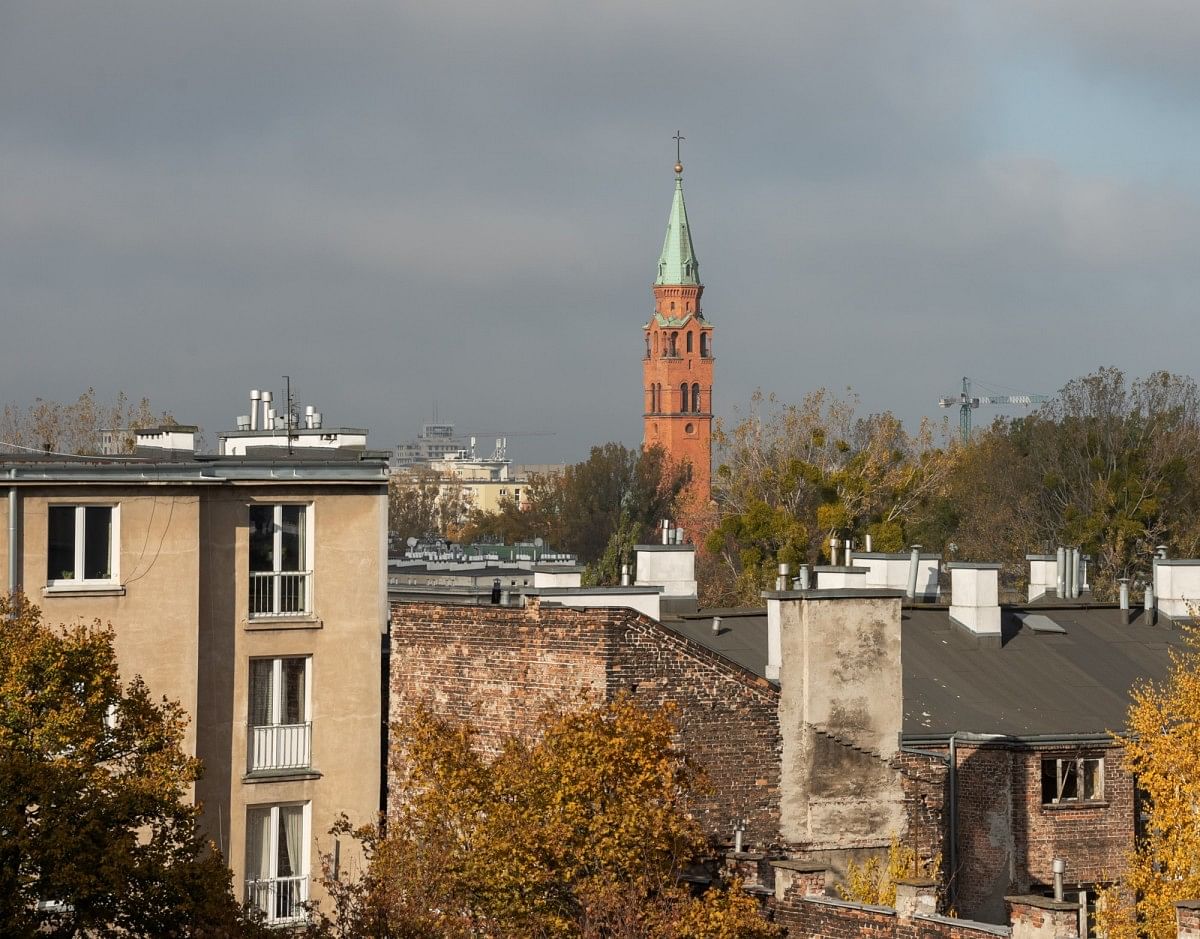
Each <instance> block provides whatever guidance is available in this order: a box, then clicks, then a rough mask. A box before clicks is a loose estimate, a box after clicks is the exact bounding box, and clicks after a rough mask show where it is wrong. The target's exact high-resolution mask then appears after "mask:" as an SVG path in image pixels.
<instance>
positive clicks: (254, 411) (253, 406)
mask: <svg viewBox="0 0 1200 939" xmlns="http://www.w3.org/2000/svg"><path fill="white" fill-rule="evenodd" d="M261 397H262V396H261V395H260V394H259V392H258V389H257V388H255V389H254V390H253V391H251V392H250V429H251V430H258V409H259V401H260V399H261Z"/></svg>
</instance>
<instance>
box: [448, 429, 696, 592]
mask: <svg viewBox="0 0 1200 939" xmlns="http://www.w3.org/2000/svg"><path fill="white" fill-rule="evenodd" d="M690 478H691V468H690V467H689V466H687V465H686V464H682V465H681V464H678V463H673V462H672V461H671V460H670V458H669V457H668V455H667V453H666V451H665V450H663V449H662V448H661V447H651V448H650V449H648V450H641V449H630V448H628V447H624V446H622V445H621V444H619V443H606V444H604V445H603V446H598V447H592V451H591V454H590V455H589V456H588V458H587V459H586V460H583V461H582V462H580V463H575V464H572V465H571V466H568V467H567V468H566V469H565V470H564V471H563V472H562V474H561V475H558V476H537V477H534V478H533V479H532V480H531V481H530V484H529V487H528V490H527V492H526V495H527V497H528V500H527V505H526V507H525V508H524V509H518V508H517V507H516V505H515V504H513V505H511V506H506V507H505V508H503V509H502V510H501V511H500V512H498V513H488V514H484V513H474V514H473V515H472V517H471V519H470V520H469V522H468V524H467V525H466V527H465V529H464V536H465V538H466V539H468V540H525V541H527V540H532V539H533V538H535V537H541V538H544V539H545V540H546V542H547V543H548V544H551V545H553V546H554V547H555V548H559V549H561V550H563V551H569V552H571V553H572V554H575V555H577V556H578V558H579V560H580V561H581V562H583V563H584V564H587V565H591V570H590V571H589V580H590V582H592V583H615V582H617V578H619V576H620V564H621V559H622V558H624V559H625V560H629V554H630V551H631V550H632V548H631V546H632V545H633V544H636V543H638V542H639V541H643V540H645V539H646V538H647V537H649V536H650V535H651V534H652V533H653V531H654V527H655V525H656V523H657V522H658V520H659V519H662V518H674V517H675V510H676V508H677V504H678V501H679V497H680V494H681V493H682V492H683V490H684V488H685V487H686V486H687V484H688V481H689V480H690ZM510 543H511V541H510Z"/></svg>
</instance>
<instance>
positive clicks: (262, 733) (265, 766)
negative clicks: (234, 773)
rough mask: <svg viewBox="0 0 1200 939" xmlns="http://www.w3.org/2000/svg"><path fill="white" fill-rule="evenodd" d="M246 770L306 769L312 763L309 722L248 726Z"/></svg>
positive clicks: (310, 727)
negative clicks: (248, 750)
mask: <svg viewBox="0 0 1200 939" xmlns="http://www.w3.org/2000/svg"><path fill="white" fill-rule="evenodd" d="M249 744H250V754H249V764H250V766H249V771H250V772H251V773H261V772H264V771H267V770H294V769H308V768H309V767H310V766H312V722H311V721H309V722H307V723H304V724H264V725H262V726H259V727H254V726H252V727H251V728H250V741H249Z"/></svg>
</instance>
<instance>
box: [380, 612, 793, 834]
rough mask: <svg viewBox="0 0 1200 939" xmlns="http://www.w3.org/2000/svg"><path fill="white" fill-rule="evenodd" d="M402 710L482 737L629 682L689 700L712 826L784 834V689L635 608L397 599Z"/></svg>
mask: <svg viewBox="0 0 1200 939" xmlns="http://www.w3.org/2000/svg"><path fill="white" fill-rule="evenodd" d="M391 661H392V683H391V715H390V716H391V719H392V720H395V719H397V718H398V717H399V716H400V715H401V713H402V712H403V710H404V708H405V707H407V706H409V705H412V704H416V703H418V702H421V703H426V704H428V705H430V706H431V707H432V708H433V709H434V710H435V711H436V712H437V713H439V714H443V715H445V716H448V717H452V718H456V719H460V720H462V719H469V720H471V721H472V722H474V723H475V725H476V726H477V727H478V728H479V729H480V743H481V744H482V745H483V746H484V747H487V748H494V747H495V746H496V744H497V743H498V742H499V740H500V739H501V738H502V737H503V736H505V735H507V734H514V733H516V734H521V733H528V732H530V731H531V730H532V728H533V723H534V721H535V719H536V718H537V716H538V714H539V713H540V712H541V711H542V710H544V709H545V708H546V707H548V706H554V705H561V704H569V703H570V702H572V701H574V700H578V699H579V698H580V697H581V696H583V697H587V698H591V699H593V700H601V699H611V698H612V697H614V696H615V695H616V694H618V693H619V692H621V691H626V692H629V693H631V694H632V695H633V697H634V698H635V699H636V700H638V701H640V702H642V703H644V704H647V705H658V704H664V703H667V702H670V703H673V704H675V705H677V707H678V720H679V730H680V741H681V743H682V745H683V746H684V748H685V749H686V751H687V752H688V754H689V755H690V756H691V757H692V759H693V760H695V761H696V763H697V764H698V765H699V766H700V767H702V768H703V769H704V771H705V772H706V773H707V775H708V781H709V784H710V786H711V791H710V792H707V793H704V794H701V795H699V796H698V797H697V798H696V799H695V800H694V803H693V805H692V809H693V811H694V812H695V813H696V816H697V818H698V820H699V821H700V822H701V824H702V825H703V826H704V828H705V830H706V832H707V833H708V834H709V835H710V836H712V837H714V838H716V839H718V840H721V841H727V840H729V839H730V838H731V837H732V827H733V826H732V822H733V819H734V818H736V817H742V818H744V819H746V821H747V826H746V839H747V842H755V843H760V844H763V843H768V844H769V843H772V842H774V841H775V840H776V839H777V833H778V829H779V767H780V759H779V750H780V740H779V732H778V722H777V718H776V702H777V698H778V692H777V691H776V690H775V688H774V687H772V686H771V685H770V684H769V683H768V682H767V681H765V680H764V679H761V678H759V677H757V676H756V675H754V674H753V673H751V672H747V671H745V670H744V669H742V668H740V667H738V666H736V665H734V664H732V663H730V662H729V661H727V660H726V659H723V658H721V657H720V656H717V655H715V654H713V653H712V652H710V651H709V650H707V649H705V648H704V647H703V646H700V645H698V644H696V643H694V642H691V641H690V640H687V639H685V638H683V637H681V636H679V635H677V634H676V633H673V632H671V631H670V630H668V629H666V628H665V627H663V626H662V625H660V624H659V623H657V622H655V621H654V620H652V619H649V618H647V617H645V616H642V615H640V614H638V613H635V612H633V611H631V610H627V609H589V610H577V609H570V608H566V607H555V606H541V605H540V604H539V603H537V602H536V598H534V601H533V602H532V603H531V604H530V605H529V606H527V607H526V608H524V609H518V608H509V607H467V606H456V605H452V604H436V603H420V604H405V603H397V604H395V605H393V607H392V651H391Z"/></svg>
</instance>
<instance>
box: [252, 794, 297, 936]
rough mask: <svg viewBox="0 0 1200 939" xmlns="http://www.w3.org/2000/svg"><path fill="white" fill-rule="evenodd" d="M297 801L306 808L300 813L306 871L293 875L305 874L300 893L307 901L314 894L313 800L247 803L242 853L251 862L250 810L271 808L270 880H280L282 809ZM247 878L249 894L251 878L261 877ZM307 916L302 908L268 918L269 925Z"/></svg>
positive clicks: (293, 920) (291, 921) (292, 805)
mask: <svg viewBox="0 0 1200 939" xmlns="http://www.w3.org/2000/svg"><path fill="white" fill-rule="evenodd" d="M297 805H298V806H301V807H302V808H303V813H302V816H301V832H302V840H303V846H302V848H301V850H300V867H301V869H302V870H303V871H304V873H303V874H299V875H294V876H299V877H303V878H304V888H303V890H302V891H301V894H302V896H301V903H307V902H308V901H309V900H310V899H311V897H312V890H311V888H312V859H311V858H310V856H309V854H310V851H309V843H310V842H311V841H312V803H311V802H272V803H267V804H261V803H260V804H258V805H248V806H246V822H245V828H244V832H245V840H246V846H245V851H244V852H243V853H244V854H245V855H246V862H247V864H249V849H250V846H249V840H250V812H251V810H261V809H270V812H271V814H270V823H269V824H270V827H271V834H270V838H269V841H270V845H271V851H270V859H269V864H268V869H269V870H268V876H267V880H268V881H277V880H278V879H279V835H280V830H279V810H280V809H285V808H294V807H295V806H297ZM246 873H247V875H248V874H249V871H246ZM245 880H246V892H247V894H248V893H249V889H250V881H251V880H258V878H251V877H249V876H247V877H246V878H245ZM246 899H247V902H252V901H251V898H250V897H249V896H247V898H246ZM306 918H307V914H306V913H305V911H304V910H303V909H300V911H299V912H298V915H297V916H295V917H291V918H287V919H282V918H280V919H277V918H275V917H273V916H271V915H269V914H268V916H267V919H266V922H267V924H268V925H272V924H275V923H278V924H280V925H283V924H287V923H296V922H301V921H303V920H304V919H306Z"/></svg>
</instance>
